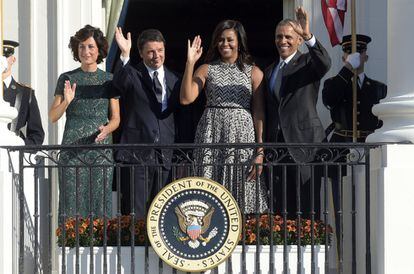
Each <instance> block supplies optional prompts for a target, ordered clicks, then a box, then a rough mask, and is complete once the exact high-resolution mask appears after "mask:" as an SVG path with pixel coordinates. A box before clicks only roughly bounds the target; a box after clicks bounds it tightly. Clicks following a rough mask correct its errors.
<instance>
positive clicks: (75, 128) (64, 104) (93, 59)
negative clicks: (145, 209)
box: [49, 25, 120, 220]
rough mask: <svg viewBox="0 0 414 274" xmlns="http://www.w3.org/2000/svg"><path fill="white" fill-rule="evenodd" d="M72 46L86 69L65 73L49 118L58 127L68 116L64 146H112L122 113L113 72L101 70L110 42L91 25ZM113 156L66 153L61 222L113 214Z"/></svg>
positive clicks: (107, 153) (63, 157) (100, 152)
mask: <svg viewBox="0 0 414 274" xmlns="http://www.w3.org/2000/svg"><path fill="white" fill-rule="evenodd" d="M69 48H71V50H72V53H73V58H74V60H75V61H79V62H80V63H81V66H80V68H77V69H75V70H72V71H69V72H65V73H63V74H61V75H60V77H59V79H58V82H57V86H56V90H55V99H54V102H53V104H52V107H51V109H50V111H49V118H50V120H51V121H52V122H53V123H54V122H56V121H57V120H59V119H60V118H61V117H62V115H63V114H64V113H65V112H66V124H65V130H64V133H63V140H62V145H91V144H96V143H99V144H110V143H111V142H112V138H111V133H112V132H113V131H114V130H115V129H116V128H117V127H118V126H119V122H120V114H119V100H118V98H117V97H116V94H115V92H114V90H113V88H112V84H111V82H112V74H110V73H108V72H105V71H102V70H101V69H99V68H98V64H99V63H101V62H102V61H103V59H104V58H105V57H106V55H107V53H108V42H107V40H106V38H105V37H104V35H103V33H102V31H101V30H99V29H98V28H94V27H92V26H90V25H86V26H85V27H84V28H82V29H80V30H79V31H78V32H76V34H75V35H74V36H72V37H71V38H70V43H69ZM112 157H113V156H112V151H111V150H108V149H106V150H103V149H99V150H94V149H90V150H88V149H78V150H74V149H73V148H72V149H71V150H65V149H62V150H61V152H60V156H59V219H60V220H62V218H63V216H64V215H65V216H66V217H75V216H76V214H79V216H80V217H88V216H90V214H93V218H97V217H103V215H104V214H105V215H106V216H110V215H111V193H112V192H111V191H112V174H113V168H112V167H111V165H112V162H113V158H112Z"/></svg>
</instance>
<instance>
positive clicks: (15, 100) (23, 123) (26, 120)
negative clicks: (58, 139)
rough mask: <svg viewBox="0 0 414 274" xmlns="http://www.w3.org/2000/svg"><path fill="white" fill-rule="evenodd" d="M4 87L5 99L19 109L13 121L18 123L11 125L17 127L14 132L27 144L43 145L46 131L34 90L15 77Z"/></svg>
mask: <svg viewBox="0 0 414 274" xmlns="http://www.w3.org/2000/svg"><path fill="white" fill-rule="evenodd" d="M3 87H4V94H3V98H4V100H5V101H6V102H9V103H10V105H11V106H12V107H16V108H17V111H18V115H17V121H13V122H12V123H16V124H15V125H13V126H11V125H9V127H15V128H14V132H15V133H16V135H19V136H20V137H21V138H22V139H23V140H24V142H25V144H26V145H41V144H42V143H43V140H44V138H45V132H44V131H43V127H42V120H41V118H40V112H39V107H38V105H37V100H36V97H35V94H34V90H33V89H31V88H30V87H27V86H24V85H22V84H19V83H17V82H16V81H15V80H14V78H12V81H11V82H10V85H9V87H8V88H6V87H5V85H3ZM25 127H26V128H25ZM24 128H25V130H24ZM10 129H11V128H10ZM24 131H25V132H24Z"/></svg>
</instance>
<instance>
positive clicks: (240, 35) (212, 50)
mask: <svg viewBox="0 0 414 274" xmlns="http://www.w3.org/2000/svg"><path fill="white" fill-rule="evenodd" d="M228 29H232V30H234V32H235V33H236V34H237V40H238V44H239V48H238V55H237V60H236V64H237V67H238V68H239V69H240V70H244V65H245V64H247V65H252V64H253V60H252V57H251V56H250V53H249V50H248V48H247V36H246V31H245V30H244V27H243V25H242V24H241V23H240V22H239V21H236V20H224V21H221V22H220V23H219V24H218V25H217V26H216V28H215V29H214V32H213V37H212V39H211V44H210V47H209V49H208V51H207V55H206V58H205V61H206V62H207V63H210V62H212V61H215V60H217V59H220V53H219V51H218V49H217V45H218V42H219V39H220V36H221V34H222V33H223V31H225V30H228Z"/></svg>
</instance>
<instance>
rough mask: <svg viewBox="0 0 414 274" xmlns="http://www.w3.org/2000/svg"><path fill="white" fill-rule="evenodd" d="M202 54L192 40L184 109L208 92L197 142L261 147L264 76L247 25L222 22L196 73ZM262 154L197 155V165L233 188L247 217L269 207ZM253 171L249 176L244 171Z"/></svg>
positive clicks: (250, 151) (202, 172) (182, 95)
mask: <svg viewBox="0 0 414 274" xmlns="http://www.w3.org/2000/svg"><path fill="white" fill-rule="evenodd" d="M201 55H202V47H201V38H200V36H196V37H195V38H194V40H193V41H192V43H190V41H188V51H187V63H186V67H185V71H184V76H183V81H182V85H181V92H180V101H181V103H182V104H184V105H185V104H190V103H192V102H194V101H195V100H196V98H197V97H198V96H199V95H200V93H201V92H202V91H203V90H204V91H205V94H206V98H207V102H206V108H205V110H204V113H203V115H202V117H201V119H200V121H199V123H198V126H197V130H196V136H195V143H196V144H210V143H227V144H232V143H233V144H234V143H255V142H257V143H262V142H263V126H264V102H263V89H262V80H263V73H262V71H261V70H260V69H259V68H258V67H257V66H255V65H254V63H253V61H252V58H251V56H250V54H249V51H248V48H247V36H246V32H245V30H244V27H243V25H242V24H241V23H240V22H238V21H234V20H225V21H222V22H220V23H219V24H218V25H217V26H216V28H215V30H214V32H213V37H212V42H211V45H210V47H209V50H208V52H207V56H206V63H205V64H203V65H201V66H200V67H199V68H198V69H197V70H196V71H195V72H194V66H195V63H196V62H197V61H198V60H199V58H200V57H201ZM232 155H233V156H232ZM263 156H264V154H263V148H258V149H257V150H256V151H255V150H254V149H232V148H229V149H209V148H205V149H199V150H196V151H195V158H196V163H197V165H201V167H200V168H199V169H200V172H199V173H200V174H199V175H200V176H204V177H207V178H211V179H213V180H215V181H217V182H219V183H221V184H223V185H224V186H225V187H226V188H228V189H229V190H230V191H231V192H232V194H233V196H234V197H235V198H236V200H237V202H238V204H239V206H240V208H241V209H242V211H243V212H244V213H255V212H264V211H265V210H266V209H267V196H266V189H265V186H264V183H265V182H264V180H263V178H262V176H261V173H262V169H263V167H262V164H263ZM217 164H218V165H217ZM242 165H244V168H243V167H242ZM249 168H250V172H244V171H248V170H249ZM256 180H259V182H258V184H256ZM256 186H258V188H257V187H256ZM256 191H258V192H259V193H258V194H257V196H256ZM256 197H259V198H258V199H256Z"/></svg>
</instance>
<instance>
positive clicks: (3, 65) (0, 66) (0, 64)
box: [0, 56, 9, 73]
mask: <svg viewBox="0 0 414 274" xmlns="http://www.w3.org/2000/svg"><path fill="white" fill-rule="evenodd" d="M8 66H9V64H8V63H7V58H6V57H4V56H1V60H0V70H1V72H2V73H3V72H5V71H6V70H7V67H8Z"/></svg>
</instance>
